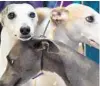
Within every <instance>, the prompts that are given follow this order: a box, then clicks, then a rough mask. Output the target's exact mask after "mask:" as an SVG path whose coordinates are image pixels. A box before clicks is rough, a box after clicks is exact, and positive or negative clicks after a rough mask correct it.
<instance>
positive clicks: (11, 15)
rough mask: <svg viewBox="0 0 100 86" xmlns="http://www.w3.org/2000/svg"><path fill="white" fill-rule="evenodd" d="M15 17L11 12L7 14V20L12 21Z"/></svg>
mask: <svg viewBox="0 0 100 86" xmlns="http://www.w3.org/2000/svg"><path fill="white" fill-rule="evenodd" d="M15 17H16V15H15V13H14V12H11V13H9V14H8V18H9V19H14V18H15Z"/></svg>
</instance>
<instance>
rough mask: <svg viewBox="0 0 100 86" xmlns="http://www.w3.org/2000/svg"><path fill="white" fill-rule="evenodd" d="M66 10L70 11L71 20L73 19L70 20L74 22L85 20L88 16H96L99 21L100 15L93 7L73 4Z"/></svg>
mask: <svg viewBox="0 0 100 86" xmlns="http://www.w3.org/2000/svg"><path fill="white" fill-rule="evenodd" d="M66 10H68V12H69V16H70V17H69V18H71V19H70V20H72V21H75V20H77V19H84V18H86V17H88V16H94V17H95V19H96V20H97V17H99V16H100V15H99V13H98V12H96V11H95V10H94V9H92V8H91V7H89V6H86V5H81V4H71V5H69V6H67V7H66Z"/></svg>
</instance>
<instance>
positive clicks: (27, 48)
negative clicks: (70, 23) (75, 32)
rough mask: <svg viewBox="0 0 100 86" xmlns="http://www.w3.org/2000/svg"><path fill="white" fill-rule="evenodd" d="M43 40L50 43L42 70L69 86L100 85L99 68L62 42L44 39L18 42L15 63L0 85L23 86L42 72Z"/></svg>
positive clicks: (12, 54)
mask: <svg viewBox="0 0 100 86" xmlns="http://www.w3.org/2000/svg"><path fill="white" fill-rule="evenodd" d="M44 41H46V46H47V44H49V47H47V48H49V51H48V50H45V51H44V59H43V70H47V71H51V72H56V73H57V74H59V75H60V76H61V77H62V78H63V80H64V81H65V83H66V85H67V86H99V84H98V83H99V66H98V65H97V64H96V63H94V62H93V61H91V60H89V59H88V58H86V57H85V56H83V55H81V54H79V53H77V52H76V51H75V50H72V49H71V48H70V47H68V46H67V45H65V44H63V43H61V42H57V41H54V42H52V41H50V40H44V39H43V40H36V39H35V40H32V41H27V42H21V41H18V42H17V43H16V45H15V46H14V47H13V49H12V50H11V52H10V54H9V57H10V60H12V61H13V62H12V61H11V63H10V64H8V67H7V70H6V72H5V73H4V75H3V76H2V78H1V82H0V86H21V84H23V83H25V82H26V81H28V80H29V79H30V78H32V76H35V75H36V74H37V73H38V72H39V71H40V69H41V67H40V61H41V54H42V49H45V48H44V46H43V45H42V42H44ZM36 45H38V46H36ZM51 45H52V47H51ZM53 49H54V50H55V51H56V52H55V51H52V50H53ZM58 49H59V51H58ZM15 52H16V53H15ZM15 83H16V84H15Z"/></svg>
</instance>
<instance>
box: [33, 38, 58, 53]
mask: <svg viewBox="0 0 100 86" xmlns="http://www.w3.org/2000/svg"><path fill="white" fill-rule="evenodd" d="M34 42H35V45H34V47H35V48H36V49H38V50H46V51H47V52H49V53H58V52H59V48H58V46H57V44H56V43H55V42H54V41H51V40H49V39H35V40H34Z"/></svg>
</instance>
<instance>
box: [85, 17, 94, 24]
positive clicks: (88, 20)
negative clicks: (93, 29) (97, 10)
mask: <svg viewBox="0 0 100 86" xmlns="http://www.w3.org/2000/svg"><path fill="white" fill-rule="evenodd" d="M86 21H87V22H89V23H93V22H94V16H88V17H86Z"/></svg>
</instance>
